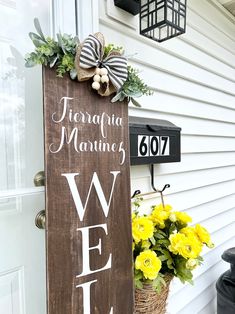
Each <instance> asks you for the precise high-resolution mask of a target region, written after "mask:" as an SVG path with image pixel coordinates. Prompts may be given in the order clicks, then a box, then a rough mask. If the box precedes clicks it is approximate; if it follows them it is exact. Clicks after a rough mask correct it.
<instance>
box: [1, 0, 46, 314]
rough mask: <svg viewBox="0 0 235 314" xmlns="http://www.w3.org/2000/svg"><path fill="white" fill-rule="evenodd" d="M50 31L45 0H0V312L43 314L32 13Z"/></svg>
mask: <svg viewBox="0 0 235 314" xmlns="http://www.w3.org/2000/svg"><path fill="white" fill-rule="evenodd" d="M34 16H38V17H39V19H40V21H41V23H42V24H43V25H44V28H45V31H47V32H48V31H49V1H40V0H37V1H36V0H34V1H28V0H21V1H19V0H17V1H14V0H0V166H1V168H0V313H1V314H25V313H27V314H45V313H46V280H45V274H46V272H45V232H44V230H39V229H38V228H36V227H35V224H34V220H35V216H36V214H37V212H38V211H40V210H42V209H43V208H44V188H43V187H39V188H36V187H34V182H33V179H34V176H35V174H36V173H37V172H38V171H40V170H43V169H44V165H43V120H42V92H41V70H40V67H38V68H35V69H32V70H27V69H25V67H24V55H25V53H26V52H27V51H30V50H31V49H32V44H31V42H30V40H29V38H28V32H29V30H33V17H34Z"/></svg>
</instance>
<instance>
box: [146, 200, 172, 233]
mask: <svg viewBox="0 0 235 314" xmlns="http://www.w3.org/2000/svg"><path fill="white" fill-rule="evenodd" d="M170 210H171V206H170V205H166V206H165V207H163V205H162V204H160V205H158V206H155V207H154V209H153V211H152V214H151V219H152V221H153V223H154V225H157V226H158V227H159V228H160V229H163V228H165V220H167V219H168V218H169V216H170Z"/></svg>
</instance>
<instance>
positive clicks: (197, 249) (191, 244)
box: [169, 233, 202, 258]
mask: <svg viewBox="0 0 235 314" xmlns="http://www.w3.org/2000/svg"><path fill="white" fill-rule="evenodd" d="M169 239H170V243H171V244H170V246H169V250H170V251H171V252H172V253H174V254H179V255H181V256H183V257H184V258H197V257H198V256H199V255H200V253H201V251H202V244H201V243H200V242H199V241H198V240H197V238H196V237H194V236H192V235H191V236H186V235H185V234H183V233H176V234H172V235H170V238H169Z"/></svg>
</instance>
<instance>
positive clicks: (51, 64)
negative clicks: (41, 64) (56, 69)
mask: <svg viewBox="0 0 235 314" xmlns="http://www.w3.org/2000/svg"><path fill="white" fill-rule="evenodd" d="M57 60H58V56H55V57H54V59H52V60H51V61H50V68H53V66H54V65H55V64H56V61H57Z"/></svg>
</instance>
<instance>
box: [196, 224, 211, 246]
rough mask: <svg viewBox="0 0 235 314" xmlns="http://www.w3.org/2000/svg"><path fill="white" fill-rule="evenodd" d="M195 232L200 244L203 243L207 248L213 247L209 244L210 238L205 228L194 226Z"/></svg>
mask: <svg viewBox="0 0 235 314" xmlns="http://www.w3.org/2000/svg"><path fill="white" fill-rule="evenodd" d="M195 232H196V234H197V236H198V238H199V239H200V241H201V242H202V243H205V244H206V245H207V246H208V247H210V248H212V247H214V244H213V243H212V242H211V237H210V234H209V232H208V231H207V230H206V228H204V227H202V226H201V225H199V224H196V226H195Z"/></svg>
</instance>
